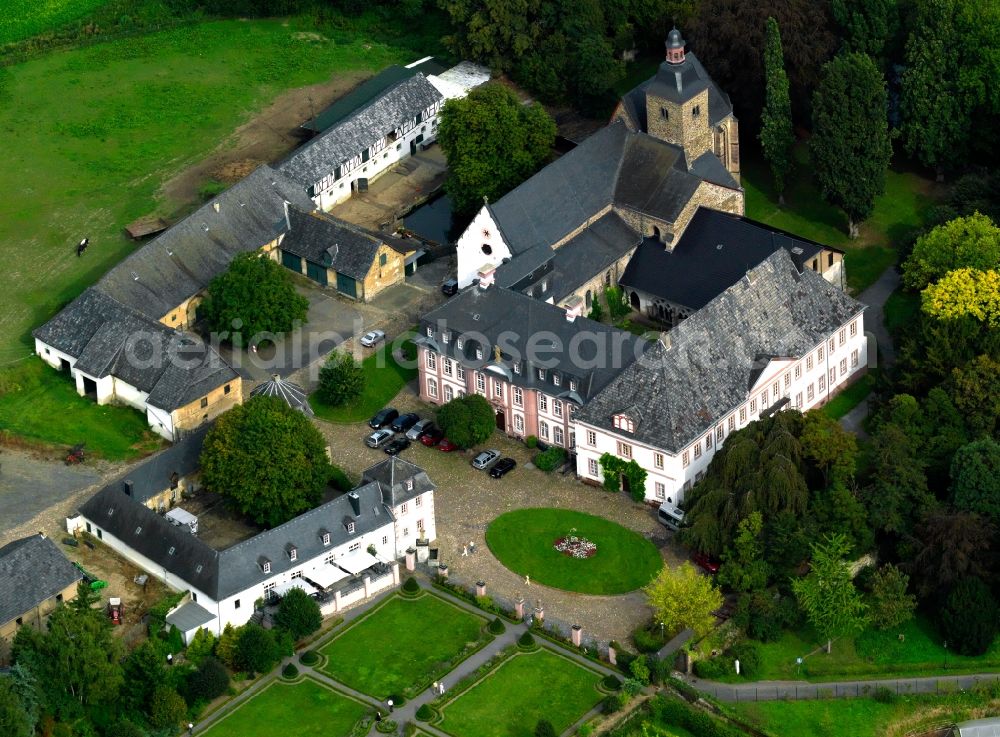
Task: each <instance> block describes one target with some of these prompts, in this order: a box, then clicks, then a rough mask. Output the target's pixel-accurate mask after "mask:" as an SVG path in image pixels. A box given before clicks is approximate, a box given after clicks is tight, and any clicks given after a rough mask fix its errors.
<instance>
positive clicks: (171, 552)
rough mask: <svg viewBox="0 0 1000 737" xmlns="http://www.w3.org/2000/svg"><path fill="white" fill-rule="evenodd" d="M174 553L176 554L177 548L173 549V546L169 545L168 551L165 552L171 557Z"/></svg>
mask: <svg viewBox="0 0 1000 737" xmlns="http://www.w3.org/2000/svg"><path fill="white" fill-rule="evenodd" d="M176 552H177V548H175V547H174V546H173V545H171V546H170V550H168V551H167V555H173V554H174V553H176Z"/></svg>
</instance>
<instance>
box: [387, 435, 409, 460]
mask: <svg viewBox="0 0 1000 737" xmlns="http://www.w3.org/2000/svg"><path fill="white" fill-rule="evenodd" d="M409 447H410V441H409V440H407V439H406V438H396V439H395V440H393V441H392V442H391V443H389V444H388V445H387V446H385V452H386V454H387V455H391V456H396V455H399V454H400V453H402V452H403V451H404V450H406V449H407V448H409Z"/></svg>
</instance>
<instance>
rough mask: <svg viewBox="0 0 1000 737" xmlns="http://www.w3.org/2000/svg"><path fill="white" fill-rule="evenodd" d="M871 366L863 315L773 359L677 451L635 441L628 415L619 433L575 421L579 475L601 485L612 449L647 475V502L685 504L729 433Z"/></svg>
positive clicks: (815, 401) (813, 399)
mask: <svg viewBox="0 0 1000 737" xmlns="http://www.w3.org/2000/svg"><path fill="white" fill-rule="evenodd" d="M867 366H868V339H867V337H866V336H865V331H864V316H863V314H862V315H858V316H857V317H855V318H854V319H852V320H851V321H849V322H847V323H845V324H844V325H842V326H840V327H839V328H838V329H837V330H835V331H834V332H833V333H832V334H831V335H829V336H828V337H827V338H826V339H825V340H823V341H822V342H821V343H819V344H817V345H816V346H814V347H813V349H812V350H810V351H809V352H808V353H806V354H804V355H802V356H797V357H795V358H786V359H772V360H771V361H770V362H769V363H768V365H767V366H766V368H765V369H764V371H762V372H761V374H760V377H759V378H758V379H757V381H756V382H755V383H754V386H753V388H752V389H751V390H750V391H748V392H747V395H746V398H745V400H744V401H743V402H742V403H741V404H740V405H738V406H736V407H733V408H732V409H731V410H730V411H729V412H727V413H726V414H725V415H723V416H721V417H716V418H714V419H713V423H712V425H711V426H709V427H708V428H706V429H705V430H704V432H702V433H701V434H700V435H699V437H698V438H697V439H695V440H693V441H692V442H690V443H689V444H688V445H687V446H686V447H685V448H683V449H682V450H681V451H680V452H679V453H677V452H671V451H668V450H666V449H664V448H658V447H656V446H655V445H651V444H648V443H640V442H637V441H636V439H635V438H634V437H633V436H632V435H631V434H630V433H629V432H628V429H627V428H628V421H629V418H628V417H627V416H626V415H621V417H620V419H617V416H616V420H615V422H614V424H615V425H616V431H610V430H607V429H605V428H601V427H598V426H596V425H593V424H588V423H586V422H581V421H579V420H574V422H573V431H574V433H575V435H576V438H575V440H576V451H577V474H578V475H579V476H580V478H582V479H585V480H587V481H593V482H596V483H602V482H603V474H602V472H601V466H600V458H601V456H602V455H604V454H605V453H610V454H611V455H613V456H617V457H618V458H622V459H623V460H626V461H628V460H635V462H636V463H638V464H639V465H640V466H641V467H642V468H643V469H644V470H645V471H646V472H647V474H648V476H647V478H646V501H647V502H649V503H653V504H666V505H667V506H668V507H671V508H676V507H678V506H680V505H681V504H682V503H683V501H684V496H685V494H686V492H687V491H689V490H690V489H691V487H692V486H694V484H696V483H697V482H698V481H700V480H701V479H702V477H703V476H704V475H705V472H706V470H707V469H708V465H709V463H710V462H711V460H712V457H713V456H714V455H715V451H716V449H717V448H719V447H721V446H722V444H723V443H724V442H725V440H726V438H728V437H729V435H730V434H731V433H733V432H735V431H736V430H740V429H742V428H744V427H746V426H747V425H748V424H749V423H750V422H753V421H754V420H756V419H759V418H760V416H761V413H762V412H764V411H765V410H768V409H769V408H772V407H774V406H775V405H776V404H779V403H780V404H779V407H778V409H784V408H792V409H798V410H801V411H803V412H805V411H807V410H810V409H815V408H816V407H819V406H821V405H823V404H825V403H826V402H827V401H828V400H829V399H830V398H831V397H832V396H833V395H835V394H837V393H838V392H839V391H841V390H842V389H843V388H844V387H846V386H847V385H848V384H850V383H851V382H853V381H854V380H856V379H858V378H860V376H861V375H862V374H863V373H864V372H865V370H866V369H867Z"/></svg>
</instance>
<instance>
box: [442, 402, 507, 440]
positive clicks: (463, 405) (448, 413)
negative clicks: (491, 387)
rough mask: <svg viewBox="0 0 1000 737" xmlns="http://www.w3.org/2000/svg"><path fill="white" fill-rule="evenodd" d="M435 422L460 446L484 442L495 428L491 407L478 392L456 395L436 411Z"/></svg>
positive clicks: (494, 418) (494, 416)
mask: <svg viewBox="0 0 1000 737" xmlns="http://www.w3.org/2000/svg"><path fill="white" fill-rule="evenodd" d="M437 422H438V425H439V426H440V428H441V429H442V430H443V431H444V433H445V435H447V436H448V439H449V440H451V441H452V442H454V443H455V444H457V445H458V446H459V447H460V448H471V447H472V446H473V445H476V444H477V443H482V442H484V441H485V440H486V439H487V438H489V437H490V435H492V434H493V431H494V430H496V415H495V414H494V412H493V407H491V406H490V403H489V402H487V401H486V399H485V398H483V397H481V396H479V395H478V394H467V395H465V396H464V397H456V398H455V399H452V400H451V401H450V402H447V403H445V404H444V405H443V406H442V407H441V409H439V410H438V413H437Z"/></svg>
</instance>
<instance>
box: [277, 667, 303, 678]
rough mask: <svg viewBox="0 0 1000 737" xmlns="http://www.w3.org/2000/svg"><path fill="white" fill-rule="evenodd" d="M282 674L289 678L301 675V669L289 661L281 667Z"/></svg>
mask: <svg viewBox="0 0 1000 737" xmlns="http://www.w3.org/2000/svg"><path fill="white" fill-rule="evenodd" d="M281 675H283V676H284V677H285V678H289V679H291V678H297V677H298V675H299V669H298V668H297V667H296V666H295V663H289V664H288V665H286V666H285V667H284V668H282V669H281Z"/></svg>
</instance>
